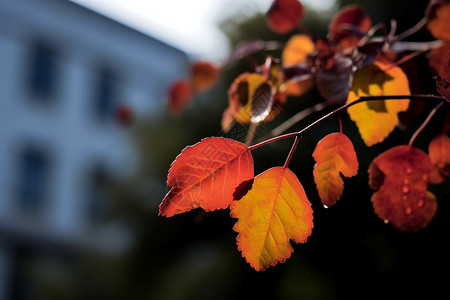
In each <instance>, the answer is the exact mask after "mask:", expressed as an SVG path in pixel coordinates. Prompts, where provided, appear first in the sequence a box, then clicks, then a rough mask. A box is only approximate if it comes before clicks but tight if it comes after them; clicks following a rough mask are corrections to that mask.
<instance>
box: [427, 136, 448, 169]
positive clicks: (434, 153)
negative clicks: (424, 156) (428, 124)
mask: <svg viewBox="0 0 450 300" xmlns="http://www.w3.org/2000/svg"><path fill="white" fill-rule="evenodd" d="M428 155H429V156H430V160H431V162H432V163H433V164H434V165H435V166H436V167H437V168H438V169H439V172H440V173H441V175H442V176H444V177H450V137H449V136H448V135H447V134H445V133H441V134H438V135H437V136H435V137H434V139H433V140H432V141H431V143H430V145H429V146H428Z"/></svg>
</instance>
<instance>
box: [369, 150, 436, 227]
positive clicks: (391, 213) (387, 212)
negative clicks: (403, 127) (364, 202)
mask: <svg viewBox="0 0 450 300" xmlns="http://www.w3.org/2000/svg"><path fill="white" fill-rule="evenodd" d="M441 181H442V177H441V176H440V175H439V172H438V170H437V169H436V167H435V166H434V165H433V164H432V163H431V161H430V158H429V157H428V155H426V154H425V153H424V152H423V151H422V150H420V149H417V148H414V147H411V146H397V147H394V148H391V149H389V150H387V151H386V152H384V153H382V154H380V155H379V156H378V157H376V158H375V159H374V160H373V161H372V163H371V164H370V166H369V185H370V187H371V188H373V189H377V190H378V191H377V192H375V193H374V194H373V196H372V199H371V201H372V203H373V207H374V209H375V213H376V214H377V215H378V217H380V218H381V219H382V220H385V221H387V222H389V223H391V224H392V225H393V226H394V227H395V228H397V229H399V230H401V231H418V230H420V229H423V228H425V227H426V226H428V224H429V223H430V222H431V220H432V219H433V217H434V215H435V214H436V210H437V202H436V198H435V197H434V195H433V194H432V193H431V192H429V191H428V184H429V183H432V184H436V183H440V182H441Z"/></svg>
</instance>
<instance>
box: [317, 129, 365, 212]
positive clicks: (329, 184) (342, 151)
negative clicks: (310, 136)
mask: <svg viewBox="0 0 450 300" xmlns="http://www.w3.org/2000/svg"><path fill="white" fill-rule="evenodd" d="M313 157H314V160H315V161H316V165H315V166H314V171H313V175H314V182H315V183H316V187H317V191H318V192H319V196H320V199H321V200H322V203H323V205H325V206H331V205H333V204H335V203H336V202H337V201H338V200H339V198H341V195H342V192H343V191H344V181H343V180H342V178H341V176H340V174H339V173H342V175H343V176H345V177H353V176H355V175H356V174H357V173H358V159H357V157H356V152H355V149H354V148H353V144H352V142H351V141H350V139H349V138H348V137H346V136H345V135H344V134H342V133H331V134H329V135H327V136H325V137H324V138H323V139H322V140H321V141H320V142H319V143H318V144H317V146H316V149H315V150H314V153H313Z"/></svg>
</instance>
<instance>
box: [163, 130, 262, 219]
mask: <svg viewBox="0 0 450 300" xmlns="http://www.w3.org/2000/svg"><path fill="white" fill-rule="evenodd" d="M253 176H254V174H253V158H252V156H251V154H250V151H249V150H248V148H247V146H245V145H244V144H242V143H239V142H237V141H234V140H231V139H226V138H219V137H213V138H206V139H203V140H202V141H201V142H199V143H197V144H195V145H193V146H189V147H186V148H185V149H184V150H183V151H182V152H181V154H180V155H178V157H177V158H176V159H175V161H174V162H173V163H172V165H171V167H170V170H169V175H168V176H167V185H168V186H169V187H170V188H171V190H170V191H169V192H168V193H167V195H166V196H165V197H164V199H163V201H162V203H161V205H160V206H159V210H160V211H159V214H160V215H162V216H166V217H171V216H173V215H175V214H180V213H183V212H186V211H189V210H191V209H194V208H197V207H201V208H203V209H204V210H205V211H213V210H216V209H222V208H227V207H228V206H229V205H230V203H231V202H232V201H233V193H234V191H235V188H236V187H237V186H238V185H239V184H240V183H241V182H243V181H246V180H250V179H251V178H253Z"/></svg>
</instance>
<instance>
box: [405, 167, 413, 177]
mask: <svg viewBox="0 0 450 300" xmlns="http://www.w3.org/2000/svg"><path fill="white" fill-rule="evenodd" d="M412 171H413V170H412V169H411V168H410V167H406V168H405V174H407V175H410V174H411V173H412Z"/></svg>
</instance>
